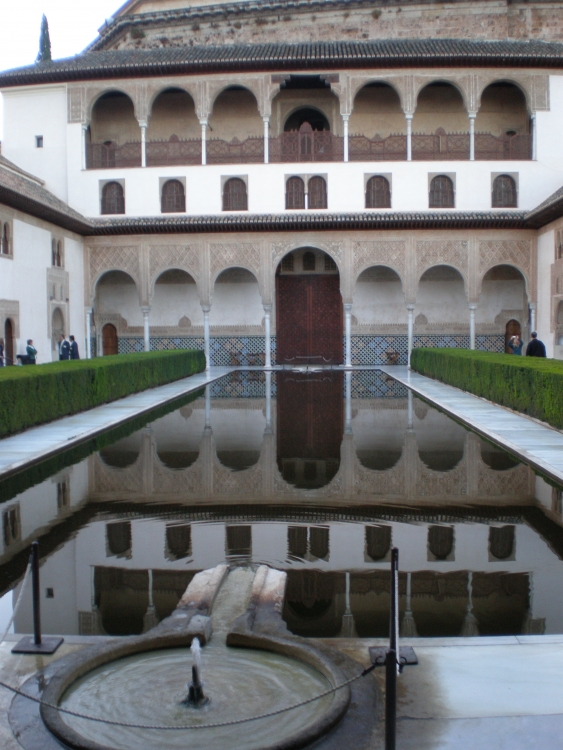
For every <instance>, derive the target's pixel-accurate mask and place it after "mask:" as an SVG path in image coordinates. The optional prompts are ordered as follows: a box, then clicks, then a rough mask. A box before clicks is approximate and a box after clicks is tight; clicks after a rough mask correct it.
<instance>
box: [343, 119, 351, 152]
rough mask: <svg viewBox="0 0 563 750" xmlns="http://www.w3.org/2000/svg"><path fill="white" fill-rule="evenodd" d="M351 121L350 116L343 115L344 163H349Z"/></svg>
mask: <svg viewBox="0 0 563 750" xmlns="http://www.w3.org/2000/svg"><path fill="white" fill-rule="evenodd" d="M349 120H350V115H342V122H343V123H344V161H348V148H349V143H348V121H349Z"/></svg>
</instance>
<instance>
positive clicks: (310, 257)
mask: <svg viewBox="0 0 563 750" xmlns="http://www.w3.org/2000/svg"><path fill="white" fill-rule="evenodd" d="M303 270H304V271H314V270H316V258H315V253H313V252H311V251H310V250H307V252H306V253H303Z"/></svg>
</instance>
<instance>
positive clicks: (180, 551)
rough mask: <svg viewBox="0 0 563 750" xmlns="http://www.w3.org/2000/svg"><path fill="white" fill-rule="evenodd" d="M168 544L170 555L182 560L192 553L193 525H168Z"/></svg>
mask: <svg viewBox="0 0 563 750" xmlns="http://www.w3.org/2000/svg"><path fill="white" fill-rule="evenodd" d="M166 546H167V547H168V550H169V552H170V556H171V557H173V558H174V559H175V560H181V559H182V558H184V557H189V556H190V555H191V554H192V527H191V525H190V524H189V523H180V524H170V525H167V526H166Z"/></svg>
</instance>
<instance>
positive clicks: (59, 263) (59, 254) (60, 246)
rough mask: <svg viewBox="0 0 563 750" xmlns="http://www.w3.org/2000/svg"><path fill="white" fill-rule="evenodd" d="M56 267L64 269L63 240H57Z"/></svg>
mask: <svg viewBox="0 0 563 750" xmlns="http://www.w3.org/2000/svg"><path fill="white" fill-rule="evenodd" d="M54 265H55V266H57V267H58V268H62V267H63V243H62V242H61V240H57V248H56V252H55V263H54ZM61 299H62V297H61Z"/></svg>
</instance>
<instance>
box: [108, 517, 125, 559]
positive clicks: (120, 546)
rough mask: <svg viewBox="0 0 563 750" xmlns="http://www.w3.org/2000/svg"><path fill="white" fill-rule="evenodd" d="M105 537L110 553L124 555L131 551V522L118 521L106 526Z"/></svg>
mask: <svg viewBox="0 0 563 750" xmlns="http://www.w3.org/2000/svg"><path fill="white" fill-rule="evenodd" d="M106 539H107V545H108V551H109V553H110V555H117V556H120V555H126V554H128V553H129V552H130V551H131V523H130V521H118V522H117V523H108V524H107V526H106Z"/></svg>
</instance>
